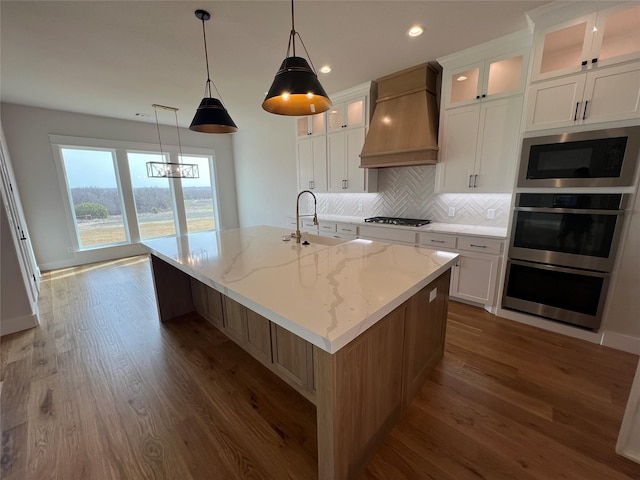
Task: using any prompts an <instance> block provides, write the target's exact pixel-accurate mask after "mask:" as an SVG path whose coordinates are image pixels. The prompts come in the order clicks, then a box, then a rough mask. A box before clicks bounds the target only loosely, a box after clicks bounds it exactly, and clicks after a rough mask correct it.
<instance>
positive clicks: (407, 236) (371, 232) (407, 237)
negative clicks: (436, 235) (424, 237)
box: [358, 226, 416, 245]
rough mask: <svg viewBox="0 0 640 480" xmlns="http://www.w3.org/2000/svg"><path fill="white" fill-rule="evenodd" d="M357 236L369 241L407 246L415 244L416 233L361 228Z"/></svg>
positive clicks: (389, 229)
mask: <svg viewBox="0 0 640 480" xmlns="http://www.w3.org/2000/svg"><path fill="white" fill-rule="evenodd" d="M358 236H359V237H360V238H368V239H371V240H382V241H387V242H397V243H405V244H409V245H415V243H416V232H412V231H411V230H395V229H393V228H383V227H369V226H363V227H360V228H359V234H358Z"/></svg>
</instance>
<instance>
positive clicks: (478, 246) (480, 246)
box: [469, 243, 487, 248]
mask: <svg viewBox="0 0 640 480" xmlns="http://www.w3.org/2000/svg"><path fill="white" fill-rule="evenodd" d="M469 246H470V247H475V248H487V246H486V245H475V244H473V243H471V244H470V245H469Z"/></svg>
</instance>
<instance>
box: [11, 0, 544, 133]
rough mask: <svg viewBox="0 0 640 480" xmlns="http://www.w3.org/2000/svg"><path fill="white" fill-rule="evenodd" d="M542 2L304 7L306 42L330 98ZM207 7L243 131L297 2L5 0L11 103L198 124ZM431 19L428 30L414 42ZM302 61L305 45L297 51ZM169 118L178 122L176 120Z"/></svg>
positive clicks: (517, 19)
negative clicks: (164, 113) (168, 113)
mask: <svg viewBox="0 0 640 480" xmlns="http://www.w3.org/2000/svg"><path fill="white" fill-rule="evenodd" d="M544 3H548V2H539V1H494V2H486V1H466V2H463V1H451V0H449V1H440V2H437V1H400V0H396V1H328V0H320V1H317V0H316V1H307V0H296V3H295V13H296V15H295V17H296V30H297V31H298V32H299V33H300V35H301V36H302V39H303V40H304V43H305V45H306V46H307V49H308V51H309V53H310V55H311V60H312V61H313V63H314V65H315V66H316V68H320V66H322V65H324V64H330V65H331V67H332V68H333V71H332V72H331V73H329V74H327V75H325V74H319V77H320V81H321V83H322V84H323V86H324V87H325V90H327V92H329V93H330V94H331V93H332V92H336V91H339V90H342V89H345V88H348V87H351V86H355V85H358V84H360V83H362V82H365V81H368V80H374V79H376V78H379V77H381V76H384V75H387V74H390V73H393V72H395V71H398V70H401V69H403V68H407V67H411V66H413V65H417V64H419V63H423V62H425V61H432V60H435V59H436V58H438V57H440V56H443V55H447V54H450V53H453V52H456V51H459V50H462V49H464V48H467V47H470V46H473V45H475V44H478V43H482V42H485V41H487V40H491V39H493V38H497V37H501V36H503V35H506V34H508V33H512V32H515V31H517V30H521V29H523V28H526V26H527V24H526V19H525V16H524V13H525V12H527V11H528V10H531V9H533V8H535V7H537V6H539V5H542V4H544ZM198 8H202V9H205V10H208V11H209V12H210V13H211V14H212V19H211V20H209V21H208V22H206V31H207V42H208V48H209V63H210V67H211V78H212V80H213V81H214V82H215V84H216V85H217V87H218V89H219V91H220V94H221V95H222V99H223V101H224V103H225V104H226V106H227V109H228V110H229V113H230V114H231V116H232V117H233V119H234V120H235V122H236V123H237V124H238V126H239V128H240V129H242V121H243V119H244V118H247V117H246V116H248V115H263V114H264V115H268V114H266V113H265V112H263V111H262V109H261V107H260V105H261V103H262V100H263V98H264V94H265V92H266V91H267V89H268V88H269V86H270V84H271V82H272V80H273V76H274V74H275V73H276V71H277V69H278V67H279V65H280V63H281V62H282V60H283V58H284V57H285V53H286V47H287V41H288V35H289V30H290V28H291V24H290V18H291V17H290V2H288V1H266V0H263V1H242V0H235V1H226V2H210V1H199V2H193V1H87V0H85V1H66V2H57V1H28V0H22V1H7V0H2V2H0V21H1V29H0V41H1V44H0V46H1V56H0V59H1V60H0V62H1V63H0V67H1V70H0V81H1V85H0V86H1V90H0V93H1V96H2V97H1V98H2V101H3V102H8V103H17V104H24V105H31V106H37V107H44V108H53V109H59V110H66V111H72V112H80V113H90V114H96V115H101V116H108V117H115V118H125V119H130V120H141V121H154V120H153V118H146V119H145V118H141V117H137V116H136V113H144V114H153V108H152V107H151V105H152V104H153V103H159V104H163V105H169V106H172V107H177V108H179V109H180V111H179V112H178V116H179V120H180V124H181V125H183V126H188V125H189V123H190V122H191V118H192V116H193V114H194V113H195V109H196V107H197V105H198V104H199V102H200V99H201V98H202V96H203V94H204V85H205V80H206V70H205V62H204V47H203V38H202V24H201V22H200V21H199V20H198V19H197V18H196V17H195V15H194V11H195V10H196V9H198ZM414 24H421V25H422V26H423V27H424V28H425V33H424V34H423V35H422V36H420V37H417V38H410V37H408V36H407V35H406V34H405V32H406V30H407V29H408V28H409V27H410V26H412V25H414ZM298 54H300V49H298ZM161 123H171V120H170V119H168V120H166V121H163V119H161Z"/></svg>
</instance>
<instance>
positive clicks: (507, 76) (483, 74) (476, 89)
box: [445, 51, 527, 108]
mask: <svg viewBox="0 0 640 480" xmlns="http://www.w3.org/2000/svg"><path fill="white" fill-rule="evenodd" d="M526 57H527V54H526V51H520V52H515V53H509V54H507V55H500V56H498V57H494V58H491V59H488V60H485V61H482V62H478V63H475V64H470V65H465V66H462V67H460V68H456V69H454V70H453V72H452V73H448V76H447V81H446V85H445V88H446V89H447V92H448V93H447V94H446V96H445V108H449V107H454V106H460V105H465V104H469V103H474V102H477V101H478V100H483V99H494V98H499V97H502V96H506V95H514V94H518V93H522V92H523V89H524V85H525V80H526V78H525V75H524V69H523V66H524V65H525V63H524V62H525V58H526Z"/></svg>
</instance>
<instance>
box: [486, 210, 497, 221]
mask: <svg viewBox="0 0 640 480" xmlns="http://www.w3.org/2000/svg"><path fill="white" fill-rule="evenodd" d="M487 218H488V219H489V220H493V219H494V218H496V209H495V208H490V209H488V210H487Z"/></svg>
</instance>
